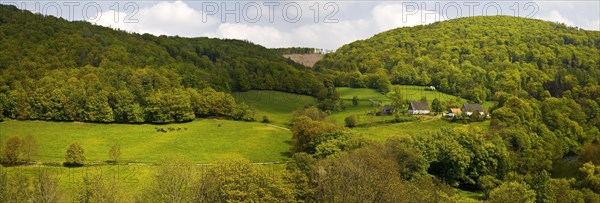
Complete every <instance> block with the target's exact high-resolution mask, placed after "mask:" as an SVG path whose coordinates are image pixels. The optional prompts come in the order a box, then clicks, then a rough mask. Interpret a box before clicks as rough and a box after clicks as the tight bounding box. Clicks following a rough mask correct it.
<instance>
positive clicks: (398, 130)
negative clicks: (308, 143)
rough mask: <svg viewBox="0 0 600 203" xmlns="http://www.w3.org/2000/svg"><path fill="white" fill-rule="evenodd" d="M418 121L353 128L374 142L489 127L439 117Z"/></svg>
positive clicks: (485, 124)
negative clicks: (447, 130) (441, 130)
mask: <svg viewBox="0 0 600 203" xmlns="http://www.w3.org/2000/svg"><path fill="white" fill-rule="evenodd" d="M418 117H419V121H413V122H404V123H395V124H386V125H377V126H372V127H358V128H353V129H354V130H355V131H357V132H360V133H361V134H363V135H365V136H366V137H368V138H372V139H375V140H385V139H387V138H390V137H394V136H399V137H403V136H412V135H415V134H417V133H424V132H427V131H430V132H434V131H437V130H440V129H442V128H466V127H468V126H478V127H481V128H487V127H488V126H489V125H490V122H489V121H485V122H476V123H469V124H462V123H452V122H448V121H445V120H442V119H440V118H439V117H440V116H437V117H433V116H418Z"/></svg>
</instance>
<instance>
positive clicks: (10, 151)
mask: <svg viewBox="0 0 600 203" xmlns="http://www.w3.org/2000/svg"><path fill="white" fill-rule="evenodd" d="M21 146H22V141H21V139H19V137H17V136H14V137H12V138H10V139H8V141H6V147H4V162H5V163H6V164H9V165H13V164H17V163H18V162H19V155H20V154H21Z"/></svg>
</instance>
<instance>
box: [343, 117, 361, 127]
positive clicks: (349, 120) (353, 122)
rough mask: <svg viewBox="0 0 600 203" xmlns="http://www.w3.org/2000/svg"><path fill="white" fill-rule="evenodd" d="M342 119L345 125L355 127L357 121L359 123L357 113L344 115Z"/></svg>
mask: <svg viewBox="0 0 600 203" xmlns="http://www.w3.org/2000/svg"><path fill="white" fill-rule="evenodd" d="M344 121H345V122H346V127H350V128H351V127H355V126H356V125H358V123H360V117H358V115H356V114H352V115H350V116H348V117H346V118H345V119H344Z"/></svg>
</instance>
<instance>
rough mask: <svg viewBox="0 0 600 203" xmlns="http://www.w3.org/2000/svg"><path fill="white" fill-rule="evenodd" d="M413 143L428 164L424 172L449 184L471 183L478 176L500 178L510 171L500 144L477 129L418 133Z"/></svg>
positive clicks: (507, 159) (502, 146) (462, 184)
mask: <svg viewBox="0 0 600 203" xmlns="http://www.w3.org/2000/svg"><path fill="white" fill-rule="evenodd" d="M415 142H416V143H415V144H416V147H417V148H418V149H419V150H420V151H421V152H422V153H423V155H424V158H425V160H426V161H427V162H428V163H429V169H428V172H429V173H430V174H432V175H435V176H437V177H439V178H440V179H442V180H444V181H446V182H448V184H450V185H452V186H459V185H460V186H465V187H466V186H475V185H477V182H476V181H477V180H478V179H479V177H481V176H485V175H492V176H494V177H497V178H498V179H502V177H503V176H505V175H506V174H507V173H508V172H509V171H510V159H509V154H508V151H507V149H506V147H505V146H504V144H503V143H502V142H501V141H499V140H497V139H493V140H488V139H487V138H486V137H485V136H484V134H483V132H482V131H481V130H480V129H478V128H469V129H468V130H449V129H442V130H441V131H439V132H436V133H430V134H426V135H423V136H418V137H417V138H416V140H415Z"/></svg>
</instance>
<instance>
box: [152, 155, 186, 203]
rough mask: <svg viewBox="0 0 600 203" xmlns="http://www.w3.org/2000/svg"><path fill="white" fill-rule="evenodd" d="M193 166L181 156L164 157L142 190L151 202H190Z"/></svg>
mask: <svg viewBox="0 0 600 203" xmlns="http://www.w3.org/2000/svg"><path fill="white" fill-rule="evenodd" d="M193 181H194V180H193V166H192V163H191V162H189V161H188V160H187V159H184V158H181V157H166V158H165V159H164V160H163V161H162V162H161V164H160V167H159V168H158V170H157V171H156V175H155V176H154V179H153V181H152V182H150V184H148V185H147V187H146V188H145V192H144V200H145V201H152V202H190V201H191V200H192V194H193V193H194V191H193Z"/></svg>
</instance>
